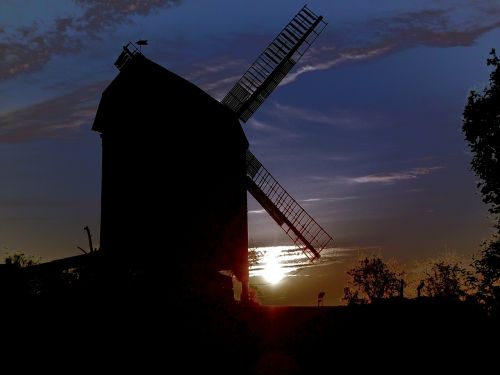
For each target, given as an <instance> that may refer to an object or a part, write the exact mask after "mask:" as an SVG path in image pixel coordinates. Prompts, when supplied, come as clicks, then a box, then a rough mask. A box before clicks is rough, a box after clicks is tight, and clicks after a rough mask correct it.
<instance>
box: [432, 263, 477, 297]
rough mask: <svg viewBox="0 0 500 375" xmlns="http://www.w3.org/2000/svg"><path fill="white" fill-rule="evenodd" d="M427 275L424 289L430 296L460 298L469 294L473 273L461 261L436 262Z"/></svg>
mask: <svg viewBox="0 0 500 375" xmlns="http://www.w3.org/2000/svg"><path fill="white" fill-rule="evenodd" d="M425 275H426V276H425V278H424V280H423V282H424V290H425V292H426V294H427V295H428V296H430V297H444V298H451V299H460V298H464V297H465V296H466V295H467V291H468V286H469V280H470V279H471V273H470V272H469V271H467V270H466V269H465V268H464V267H462V266H461V265H460V264H459V263H447V262H445V261H442V260H441V261H437V262H434V263H432V265H431V267H430V269H429V270H427V271H425Z"/></svg>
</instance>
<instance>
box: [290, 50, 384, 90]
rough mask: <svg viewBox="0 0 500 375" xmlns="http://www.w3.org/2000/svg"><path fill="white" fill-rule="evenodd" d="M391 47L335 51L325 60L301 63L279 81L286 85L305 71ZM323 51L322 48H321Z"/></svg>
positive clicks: (366, 56)
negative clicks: (333, 55)
mask: <svg viewBox="0 0 500 375" xmlns="http://www.w3.org/2000/svg"><path fill="white" fill-rule="evenodd" d="M392 49H393V46H392V45H387V46H383V47H372V48H371V49H370V47H368V48H366V49H365V48H359V49H358V48H353V49H351V50H348V51H343V52H337V53H336V54H337V56H336V57H334V58H332V59H328V60H325V61H318V62H316V63H306V64H303V65H301V66H300V67H299V68H298V69H297V70H295V71H294V72H293V73H290V74H288V75H287V76H286V77H285V79H284V80H283V81H282V82H281V84H282V85H287V84H289V83H292V82H294V81H295V80H296V79H297V78H298V77H299V76H301V75H302V74H305V73H311V72H315V71H318V70H328V69H331V68H333V67H334V66H336V65H339V64H341V63H346V62H357V61H362V60H368V59H372V58H374V57H379V56H382V55H385V54H387V53H388V52H389V51H391V50H392ZM322 51H324V49H323V50H322Z"/></svg>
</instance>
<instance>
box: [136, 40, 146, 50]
mask: <svg viewBox="0 0 500 375" xmlns="http://www.w3.org/2000/svg"><path fill="white" fill-rule="evenodd" d="M135 44H137V45H138V46H139V52H142V46H147V45H148V41H147V40H146V39H139V40H138V41H137V42H135Z"/></svg>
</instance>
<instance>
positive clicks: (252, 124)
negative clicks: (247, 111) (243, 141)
mask: <svg viewBox="0 0 500 375" xmlns="http://www.w3.org/2000/svg"><path fill="white" fill-rule="evenodd" d="M247 126H248V127H249V128H251V129H252V130H254V131H256V132H259V133H263V134H264V133H265V135H266V136H270V135H275V136H279V137H281V138H300V137H301V136H300V135H299V134H297V133H294V132H291V131H289V130H288V129H285V128H281V127H278V126H272V125H269V124H268V123H265V122H262V121H260V120H257V119H256V118H251V119H250V120H249V121H248V123H247Z"/></svg>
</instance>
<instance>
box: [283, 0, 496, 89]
mask: <svg viewBox="0 0 500 375" xmlns="http://www.w3.org/2000/svg"><path fill="white" fill-rule="evenodd" d="M498 27H500V4H499V3H498V2H493V1H491V2H489V3H487V4H486V3H483V4H481V2H479V1H470V2H469V1H466V2H462V3H460V4H453V6H450V5H447V4H445V5H444V6H442V8H438V9H424V10H420V11H412V12H406V13H400V14H395V15H390V16H387V17H378V18H371V19H368V20H365V21H364V22H360V23H357V24H350V25H346V26H345V27H343V29H342V30H339V31H337V32H334V33H332V34H330V35H332V36H331V37H330V40H326V41H322V39H321V38H320V39H319V40H318V42H319V43H322V44H323V45H321V46H319V47H313V48H311V49H310V50H309V51H308V53H307V54H306V56H304V57H305V58H304V59H303V60H301V61H300V62H299V64H298V67H297V68H296V69H295V71H293V72H292V73H291V74H289V75H288V76H287V77H286V78H285V79H284V80H283V82H282V83H281V84H282V85H286V84H289V83H291V82H294V81H295V80H296V79H297V78H298V77H299V76H301V75H303V74H305V73H311V72H315V71H320V70H327V69H331V68H333V67H336V66H338V65H340V64H346V63H353V62H360V61H365V60H370V59H374V58H378V57H382V56H386V55H388V54H390V53H395V52H398V51H400V50H404V49H409V48H413V47H416V46H431V47H456V46H469V45H471V44H472V43H474V41H475V40H476V39H477V38H478V37H480V36H481V35H483V34H485V33H487V32H489V31H491V30H493V29H496V28H498ZM322 38H324V37H322Z"/></svg>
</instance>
